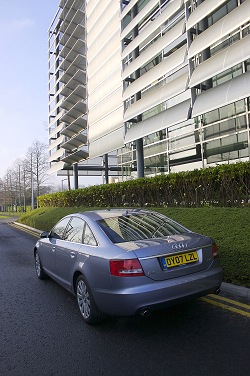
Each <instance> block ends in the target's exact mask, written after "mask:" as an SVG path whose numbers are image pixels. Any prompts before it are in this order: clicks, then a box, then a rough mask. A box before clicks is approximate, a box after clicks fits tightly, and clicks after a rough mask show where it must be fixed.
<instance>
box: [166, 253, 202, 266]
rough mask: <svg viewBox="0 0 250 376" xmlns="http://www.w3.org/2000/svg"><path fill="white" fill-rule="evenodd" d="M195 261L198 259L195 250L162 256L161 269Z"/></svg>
mask: <svg viewBox="0 0 250 376" xmlns="http://www.w3.org/2000/svg"><path fill="white" fill-rule="evenodd" d="M196 261H199V257H198V254H197V252H196V251H192V252H186V253H181V254H178V255H171V256H166V257H162V265H163V269H168V268H172V267H174V266H179V265H186V264H190V263H192V262H196Z"/></svg>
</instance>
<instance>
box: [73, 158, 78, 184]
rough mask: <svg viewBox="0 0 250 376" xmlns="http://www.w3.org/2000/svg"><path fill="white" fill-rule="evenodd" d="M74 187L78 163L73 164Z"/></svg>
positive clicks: (76, 179) (76, 182)
mask: <svg viewBox="0 0 250 376" xmlns="http://www.w3.org/2000/svg"><path fill="white" fill-rule="evenodd" d="M73 175H74V188H75V189H78V163H74V164H73Z"/></svg>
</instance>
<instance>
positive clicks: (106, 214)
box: [75, 208, 152, 221]
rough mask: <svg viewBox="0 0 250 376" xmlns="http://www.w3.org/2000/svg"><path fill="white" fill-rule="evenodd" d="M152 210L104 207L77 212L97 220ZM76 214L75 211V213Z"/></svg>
mask: <svg viewBox="0 0 250 376" xmlns="http://www.w3.org/2000/svg"><path fill="white" fill-rule="evenodd" d="M149 212H152V211H150V210H144V209H130V208H129V209H106V210H91V211H86V212H81V213H78V214H81V215H83V216H85V217H88V218H90V219H92V220H93V221H98V220H101V219H106V218H112V217H119V216H123V215H124V216H125V215H131V214H134V215H136V214H143V213H149ZM75 214H77V213H75Z"/></svg>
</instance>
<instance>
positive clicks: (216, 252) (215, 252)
mask: <svg viewBox="0 0 250 376" xmlns="http://www.w3.org/2000/svg"><path fill="white" fill-rule="evenodd" d="M212 253H213V258H214V259H215V258H217V257H219V253H218V247H217V245H216V243H213V244H212Z"/></svg>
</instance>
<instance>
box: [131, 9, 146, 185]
mask: <svg viewBox="0 0 250 376" xmlns="http://www.w3.org/2000/svg"><path fill="white" fill-rule="evenodd" d="M137 14H138V8H137V4H135V5H134V7H133V8H132V10H131V16H132V18H135V17H136V15H137ZM132 34H133V39H134V38H136V37H137V36H138V34H139V30H138V25H136V26H135V28H134V29H133V32H132ZM139 54H140V53H139V47H137V48H136V49H135V50H134V51H133V60H134V59H136V58H137V57H138V56H139ZM139 77H140V69H138V70H137V71H135V76H134V78H135V80H136V79H137V78H139ZM140 99H141V92H140V91H139V92H138V93H136V94H135V101H138V100H140ZM136 120H137V123H139V122H141V121H142V116H141V115H139V116H137V118H136ZM135 144H136V160H137V177H138V178H143V177H144V152H143V139H142V138H140V139H139V140H136V143H135Z"/></svg>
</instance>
